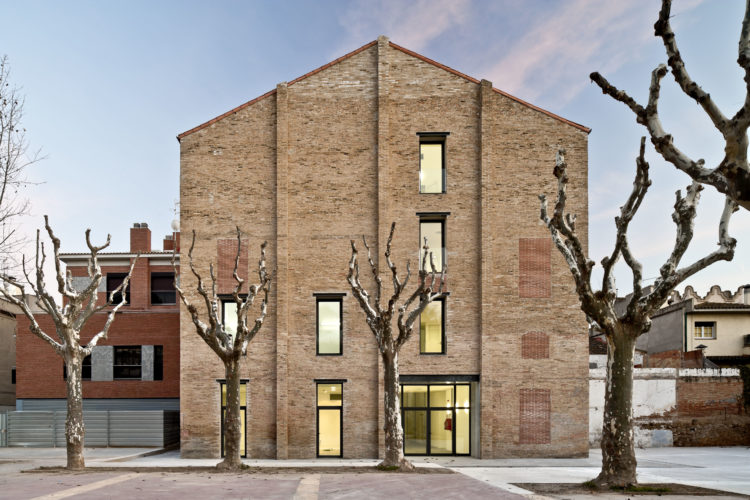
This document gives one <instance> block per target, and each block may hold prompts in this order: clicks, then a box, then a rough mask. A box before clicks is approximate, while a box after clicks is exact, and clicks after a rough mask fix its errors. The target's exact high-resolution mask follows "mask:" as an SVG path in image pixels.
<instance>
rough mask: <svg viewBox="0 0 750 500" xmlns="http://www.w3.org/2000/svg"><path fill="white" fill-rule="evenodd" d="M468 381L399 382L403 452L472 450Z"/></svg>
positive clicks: (469, 451) (449, 453)
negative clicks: (466, 382) (460, 382)
mask: <svg viewBox="0 0 750 500" xmlns="http://www.w3.org/2000/svg"><path fill="white" fill-rule="evenodd" d="M470 406H471V386H470V384H456V383H442V384H441V383H436V384H402V385H401V420H402V425H403V427H404V454H406V455H470V454H471V419H470Z"/></svg>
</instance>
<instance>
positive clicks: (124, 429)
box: [0, 410, 180, 448]
mask: <svg viewBox="0 0 750 500" xmlns="http://www.w3.org/2000/svg"><path fill="white" fill-rule="evenodd" d="M5 417H6V418H5V419H4V420H0V428H2V429H4V432H2V435H3V437H4V442H3V443H2V446H35V447H45V448H46V447H58V446H59V447H64V446H65V417H66V412H65V411H11V412H7V414H5ZM3 423H4V424H5V425H4V427H3V425H2V424H3ZM83 423H84V426H85V429H86V436H85V444H86V446H91V447H106V446H130V447H138V446H142V447H165V446H169V445H172V444H174V443H176V442H177V441H178V440H179V425H180V422H179V412H176V411H163V410H159V411H153V410H151V411H123V410H104V411H94V410H84V411H83Z"/></svg>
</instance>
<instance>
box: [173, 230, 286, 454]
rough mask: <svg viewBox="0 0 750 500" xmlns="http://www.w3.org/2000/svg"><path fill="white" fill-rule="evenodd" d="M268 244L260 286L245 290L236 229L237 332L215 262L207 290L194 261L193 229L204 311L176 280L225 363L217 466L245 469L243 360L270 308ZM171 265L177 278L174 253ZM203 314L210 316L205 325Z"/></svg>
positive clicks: (262, 248) (200, 332) (263, 249)
mask: <svg viewBox="0 0 750 500" xmlns="http://www.w3.org/2000/svg"><path fill="white" fill-rule="evenodd" d="M266 243H267V242H265V241H264V242H263V244H262V245H261V246H260V260H259V261H258V280H259V283H258V284H257V285H251V286H249V287H248V289H247V292H243V291H242V287H243V285H244V284H245V280H243V279H242V278H240V276H239V274H238V268H239V265H240V251H241V248H242V239H241V233H240V228H239V227H238V228H237V256H236V257H235V259H234V270H233V272H232V276H234V280H235V281H236V283H237V285H236V286H235V287H234V290H233V291H232V298H233V299H234V303H235V305H236V306H237V331H236V332H231V331H228V330H227V326H226V325H225V324H224V322H223V321H222V318H221V316H220V313H219V311H220V306H221V300H220V299H219V297H218V295H217V294H216V277H215V275H214V265H213V263H212V264H210V266H209V275H210V277H211V288H210V289H207V288H206V286H205V283H204V281H203V278H202V277H201V275H200V274H199V273H198V271H196V269H195V266H194V264H193V248H194V247H195V231H193V241H192V243H191V244H190V251H189V252H188V262H189V265H190V271H191V272H192V273H193V276H195V279H196V280H198V283H197V291H198V294H199V295H200V296H201V297H202V298H203V303H204V305H205V308H206V309H205V312H203V314H201V313H199V312H198V308H197V307H196V306H195V305H193V304H192V303H191V302H190V300H189V299H188V298H187V297H186V296H185V292H184V291H183V290H182V288H180V286H179V285H178V284H177V280H176V279H175V288H176V289H177V293H178V294H179V295H180V300H181V301H182V303H183V304H184V305H185V308H186V309H187V310H188V312H189V313H190V318H191V319H192V320H193V325H194V326H195V330H196V332H197V333H198V335H199V336H200V338H202V339H203V340H204V342H206V344H208V346H209V347H210V348H211V349H212V350H213V351H214V352H215V353H216V355H217V356H218V357H219V359H221V361H222V363H224V373H225V376H226V381H227V382H226V383H227V389H226V390H227V393H226V398H227V411H226V416H225V418H224V460H222V461H221V462H220V463H219V464H218V465H217V467H218V468H220V469H240V468H242V459H241V458H240V439H241V436H242V433H241V429H242V427H241V421H240V406H241V403H240V359H241V357H242V356H245V355H246V354H247V345H248V344H249V343H250V341H251V340H253V338H254V337H255V335H256V334H257V333H258V331H259V330H260V327H261V326H263V320H264V319H265V318H266V311H267V309H268V294H269V292H270V290H271V281H272V279H273V276H272V275H271V274H269V273H268V272H267V271H266ZM172 266H173V267H174V268H175V277H176V276H177V275H178V272H177V265H176V263H175V254H174V253H173V254H172ZM261 292H262V293H263V298H262V300H261V303H260V313H259V315H258V317H257V318H256V319H255V322H254V323H253V324H252V325H248V322H247V315H248V313H249V312H250V309H251V308H252V306H253V303H254V302H255V298H256V297H257V296H258V294H260V293H261ZM201 316H204V317H207V318H208V324H206V323H205V322H204V321H203V320H202V319H201Z"/></svg>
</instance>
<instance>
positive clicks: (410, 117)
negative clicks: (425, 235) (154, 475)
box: [179, 38, 588, 458]
mask: <svg viewBox="0 0 750 500" xmlns="http://www.w3.org/2000/svg"><path fill="white" fill-rule="evenodd" d="M437 132H447V133H449V135H447V136H445V142H444V144H445V146H444V148H445V169H446V180H447V185H446V190H445V191H446V192H445V193H441V194H419V164H420V163H419V162H420V159H419V142H420V136H419V135H418V133H437ZM587 132H588V129H586V128H585V127H582V126H579V125H576V124H572V123H570V122H568V121H566V120H564V119H561V118H560V117H556V116H554V115H551V114H550V113H548V112H546V111H543V110H540V109H538V108H535V107H533V106H531V105H529V104H527V103H524V102H522V101H519V100H518V99H515V98H513V97H511V96H508V95H507V94H504V93H502V92H500V91H497V90H495V89H493V88H492V85H491V84H490V83H489V82H487V81H482V82H479V81H478V80H475V79H473V78H470V77H466V76H465V75H461V74H460V73H457V72H455V71H454V70H451V69H450V68H446V67H444V66H442V65H440V64H438V63H435V62H434V61H430V60H428V59H426V58H424V57H422V56H419V55H418V54H415V53H413V52H411V51H408V50H407V49H404V48H402V47H399V46H397V45H395V44H392V43H390V42H388V40H387V39H385V38H380V39H379V40H378V41H377V42H373V43H370V44H368V45H366V46H364V47H362V48H360V49H358V50H357V51H354V52H353V53H351V54H348V55H347V56H345V57H344V58H341V59H339V60H337V61H334V63H332V64H330V65H326V66H324V67H323V68H321V69H320V70H316V71H314V72H311V73H309V74H307V75H305V76H304V77H301V78H298V79H297V80H294V81H292V82H289V83H282V84H280V85H278V86H277V88H276V89H275V90H274V91H271V92H269V93H267V94H265V95H264V96H261V97H259V98H258V99H255V100H253V101H250V102H249V103H246V104H245V105H242V106H240V107H238V108H236V109H234V110H232V111H230V112H228V113H226V114H225V115H222V116H221V117H218V118H217V119H214V120H211V121H210V122H207V123H206V124H204V125H201V126H199V127H196V128H195V129H192V130H190V131H188V132H186V133H184V134H182V135H180V137H179V139H180V147H181V151H180V160H181V171H180V190H181V192H180V201H181V204H180V209H181V215H180V217H181V224H182V229H183V231H187V232H188V233H190V232H191V231H193V230H195V231H196V234H197V241H196V243H195V251H194V256H195V264H196V266H197V268H198V269H200V270H202V271H204V272H206V273H207V270H208V266H209V263H211V262H213V263H216V262H220V263H221V262H225V261H226V260H227V258H226V256H225V255H223V252H224V251H223V250H221V248H222V246H221V245H222V243H221V241H223V240H229V239H231V238H232V237H233V236H234V235H235V226H236V225H239V226H240V228H241V229H242V231H243V238H247V240H248V245H249V246H248V248H249V258H248V260H247V262H248V263H249V264H248V265H249V269H250V273H249V274H250V277H251V279H252V278H253V277H254V274H253V269H254V266H255V263H256V261H257V255H258V251H259V250H258V248H259V245H260V243H261V242H262V241H264V240H268V241H269V247H268V266H269V267H270V268H272V269H275V270H276V276H275V281H274V283H273V286H272V297H271V304H270V306H269V312H268V317H267V319H266V322H265V324H264V326H263V328H262V330H261V331H260V333H259V334H258V335H257V337H256V338H255V339H254V340H253V342H252V343H251V344H250V346H249V349H248V351H249V352H248V355H247V358H246V359H245V360H244V363H243V366H242V371H243V373H242V376H243V377H245V378H247V379H249V385H248V401H247V404H248V412H247V425H248V430H247V445H248V456H250V457H258V458H273V457H278V458H303V457H305V458H307V457H314V456H315V455H316V410H315V407H316V395H315V381H316V380H321V379H325V380H344V381H345V382H344V383H343V431H342V435H343V453H344V456H345V457H351V458H354V457H376V456H378V455H379V454H380V453H382V449H381V447H382V444H381V443H382V442H383V439H382V426H383V424H382V413H383V412H382V375H381V370H380V368H379V356H378V351H377V348H376V345H375V342H374V339H373V338H372V333H370V331H369V328H368V327H367V325H366V324H365V321H364V316H363V314H362V312H361V311H360V309H359V306H358V304H357V303H356V300H355V299H354V298H353V297H352V295H351V291H350V290H349V286H348V284H347V282H346V273H347V263H348V260H349V257H350V246H349V240H350V239H356V240H359V241H361V237H362V235H364V236H366V237H367V239H368V241H369V243H370V245H371V247H372V248H373V255H374V258H375V259H376V262H378V260H377V259H378V257H377V256H378V255H382V252H383V251H384V245H385V241H386V239H387V236H388V231H389V228H390V224H391V222H392V221H396V223H397V228H396V235H395V239H394V245H393V260H394V262H396V263H398V265H399V269H400V270H405V263H406V261H407V260H411V262H412V264H413V265H415V264H416V260H417V258H418V255H419V247H420V242H419V231H420V228H419V221H420V218H419V215H418V214H424V213H430V214H435V213H439V214H442V216H443V217H444V219H445V245H446V251H445V259H446V262H447V265H448V268H449V283H450V287H449V288H450V296H449V297H448V298H447V299H446V301H445V338H446V349H445V354H442V355H420V354H419V339H418V335H419V332H418V331H417V332H416V333H415V335H414V336H415V337H416V338H414V339H412V340H410V341H409V342H408V343H407V344H406V345H404V347H403V348H402V350H401V355H400V358H399V359H400V367H401V373H402V374H403V375H409V376H414V377H418V376H423V377H426V378H425V380H427V382H426V383H431V382H430V380H432V381H438V380H451V377H453V378H454V379H461V380H473V382H472V387H473V389H472V403H471V415H472V419H474V420H472V443H473V444H472V447H471V452H472V455H474V456H480V457H485V458H491V457H510V456H578V455H585V454H586V453H587V452H588V445H587V429H588V427H587V415H588V413H587V405H586V401H587V397H588V391H587V373H588V360H587V355H588V353H587V344H586V335H585V333H586V324H585V321H584V316H583V314H582V313H581V312H580V310H579V308H578V300H577V297H576V295H575V292H574V289H573V285H572V279H571V278H570V275H569V271H568V268H567V266H566V265H565V262H564V261H563V259H562V258H561V257H560V256H559V255H558V254H557V252H551V251H550V248H551V247H550V245H549V235H548V231H547V230H546V228H545V227H544V225H543V224H542V223H541V222H540V221H539V201H538V198H537V196H538V195H539V194H540V193H548V194H552V193H554V192H555V189H556V180H555V178H554V177H553V175H552V169H553V167H554V155H555V152H556V150H557V148H558V147H559V146H563V147H565V148H566V149H567V151H568V159H569V165H570V170H569V176H570V180H571V182H570V186H569V192H568V194H569V207H570V209H571V210H572V211H574V212H576V213H577V214H578V219H577V225H578V227H579V232H580V233H581V234H584V235H585V234H586V233H587V224H588V219H587V216H588V208H587V207H588V205H587ZM207 172H210V175H206V174H207ZM526 241H530V242H531V246H530V248H529V250H527V249H526V246H524V244H522V242H526ZM585 243H586V242H585V241H584V244H585ZM529 253H530V254H531V259H529V258H528V256H529ZM232 257H233V256H232ZM183 258H185V256H183ZM244 262H245V261H243V266H245V264H244ZM524 262H531V266H530V268H529V269H530V273H529V272H527V271H526V267H525V266H526V265H525V264H523V263H524ZM184 264H185V262H183V265H184ZM379 265H380V267H381V270H382V268H383V263H382V262H379ZM221 266H223V264H221V265H220V267H221ZM521 267H523V270H522V269H521ZM245 271H246V270H245ZM220 272H223V271H220ZM522 276H532V277H533V278H534V280H532V285H531V286H530V287H529V286H528V285H526V284H525V283H526V281H525V279H526V278H523V279H522ZM362 278H363V283H364V284H365V285H366V286H369V287H371V286H372V282H371V281H372V279H371V277H370V276H369V275H368V276H363V277H362ZM181 279H182V283H183V285H184V288H185V289H186V290H189V291H190V293H191V296H192V299H193V300H195V301H198V300H199V299H198V296H197V293H196V292H195V291H194V290H195V280H194V279H193V277H192V276H190V275H188V274H187V273H183V275H182V277H181ZM529 288H530V289H532V290H533V293H531V294H529V293H526V292H525V290H527V289H529ZM315 293H344V294H345V295H344V297H343V301H342V307H343V314H342V316H343V353H344V354H343V355H342V356H316V345H315V342H316V323H315V318H316V310H315V307H316V302H315V298H314V295H313V294H315ZM181 321H182V323H181V346H182V351H181V379H182V383H181V385H180V402H181V412H182V413H181V415H182V417H181V418H182V439H181V446H182V448H181V449H182V454H183V456H190V457H206V456H217V455H218V454H219V450H220V417H219V408H220V401H219V396H220V395H219V385H218V383H217V379H221V378H223V376H224V375H223V368H222V364H221V362H220V361H219V360H218V359H217V358H216V356H215V354H213V352H212V351H211V350H210V349H209V348H208V347H207V346H206V345H205V343H204V342H203V341H202V340H201V339H200V338H199V337H198V336H197V335H196V333H195V330H194V327H193V325H192V324H191V322H190V320H189V318H188V317H187V316H186V315H183V316H182V319H181ZM527 332H545V335H547V336H548V338H549V342H548V346H547V355H546V356H525V357H524V356H522V355H521V354H522V341H521V339H522V336H523V335H524V334H525V333H527ZM430 377H434V378H433V379H430ZM461 377H463V378H461ZM520 391H532V392H533V391H542V392H544V391H546V392H544V393H545V394H546V395H547V396H546V398H547V399H545V401H547V402H548V408H549V412H548V413H546V414H545V415H546V417H545V418H546V419H547V420H546V422H547V424H545V425H547V426H548V436H547V438H545V439H544V440H543V442H542V441H541V440H539V439H537V438H534V439H532V440H527V439H521V437H520V435H521V432H522V430H521V429H522V428H523V426H522V423H521V421H520V415H522V414H523V412H524V411H525V410H522V408H521V401H520V399H519V394H520ZM533 393H534V394H536V392H533Z"/></svg>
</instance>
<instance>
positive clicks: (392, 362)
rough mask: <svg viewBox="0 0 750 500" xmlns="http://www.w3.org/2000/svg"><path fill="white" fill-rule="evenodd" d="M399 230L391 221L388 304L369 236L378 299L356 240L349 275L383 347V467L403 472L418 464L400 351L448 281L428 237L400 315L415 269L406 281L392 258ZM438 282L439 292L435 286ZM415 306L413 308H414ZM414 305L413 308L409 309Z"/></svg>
mask: <svg viewBox="0 0 750 500" xmlns="http://www.w3.org/2000/svg"><path fill="white" fill-rule="evenodd" d="M395 229H396V223H395V222H394V223H393V224H391V232H390V234H389V235H388V242H387V244H386V249H385V261H386V264H387V265H388V268H389V269H390V271H391V279H392V283H393V294H392V295H391V297H390V298H389V299H388V302H387V303H386V304H384V303H383V302H382V301H381V297H382V292H383V280H382V279H381V278H380V273H378V268H377V266H376V265H375V263H374V262H373V260H372V256H371V254H370V247H369V246H368V245H367V239H366V238H365V237H364V236H363V237H362V243H363V244H364V246H365V248H366V249H367V262H368V263H369V264H370V269H371V271H372V276H373V279H374V281H375V299H374V303H373V300H372V299H371V298H370V294H369V293H367V290H365V288H364V287H363V286H362V283H361V282H360V280H359V262H358V261H357V247H356V245H355V244H354V240H352V241H351V245H352V258H351V260H350V261H349V274H348V275H347V279H348V281H349V284H350V285H351V287H352V292H353V294H354V296H355V297H356V298H357V301H358V302H359V305H360V306H361V307H362V310H363V311H364V313H365V320H366V321H367V325H368V326H369V327H370V330H372V333H373V334H374V335H375V341H376V342H377V344H378V349H379V350H380V356H381V357H382V359H383V370H384V372H385V373H384V400H385V427H384V430H385V460H383V462H381V464H380V466H382V467H398V468H399V469H400V470H402V471H408V470H413V469H414V466H413V465H412V464H411V462H409V461H408V460H406V459H405V458H404V433H403V429H402V427H401V407H400V406H401V405H400V402H399V394H400V386H399V375H398V353H399V351H400V350H401V346H403V345H404V344H405V343H406V341H407V340H409V337H410V336H411V334H412V329H413V325H414V322H415V321H416V320H417V318H418V317H419V315H420V314H421V313H422V311H424V309H425V307H427V305H428V304H429V303H430V302H432V301H433V300H436V299H440V298H443V297H445V294H444V293H443V283H444V281H445V279H444V278H445V272H446V270H447V267H446V266H445V263H443V269H442V270H441V272H440V274H439V276H438V273H437V270H436V269H435V264H434V261H433V258H432V252H430V249H429V247H428V246H427V238H425V244H424V247H423V250H424V251H423V253H422V266H421V267H420V269H419V277H418V279H419V282H418V284H417V288H416V289H415V290H414V292H413V293H412V294H411V295H409V297H408V298H407V299H406V301H404V303H403V304H402V305H400V306H398V315H396V311H397V309H396V307H397V302H398V301H399V299H400V298H401V294H402V293H403V291H404V290H405V289H406V286H407V285H408V284H409V278H410V276H411V269H410V266H409V262H408V261H407V263H406V277H405V278H404V281H403V283H402V282H401V280H400V279H399V277H398V272H397V270H396V266H395V265H394V264H393V262H392V261H391V241H392V240H393V232H394V231H395ZM428 255H429V259H430V267H431V269H432V272H428V271H427V256H428ZM436 285H437V291H435V286H436ZM412 306H413V307H412ZM410 307H411V308H412V309H411V310H409V308H410ZM394 317H395V318H396V326H397V328H398V335H395V336H394V333H395V332H394V330H393V319H394Z"/></svg>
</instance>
